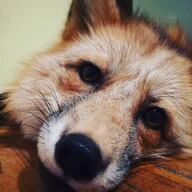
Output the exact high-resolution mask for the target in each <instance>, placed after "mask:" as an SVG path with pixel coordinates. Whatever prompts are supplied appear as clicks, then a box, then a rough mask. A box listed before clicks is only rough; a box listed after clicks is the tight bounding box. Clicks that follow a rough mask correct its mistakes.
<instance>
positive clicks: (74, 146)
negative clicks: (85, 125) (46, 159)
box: [55, 134, 102, 180]
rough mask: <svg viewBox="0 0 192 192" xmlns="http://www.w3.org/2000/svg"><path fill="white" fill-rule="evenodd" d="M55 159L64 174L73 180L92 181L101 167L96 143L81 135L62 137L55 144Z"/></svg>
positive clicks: (99, 153)
mask: <svg viewBox="0 0 192 192" xmlns="http://www.w3.org/2000/svg"><path fill="white" fill-rule="evenodd" d="M55 159H56V162H57V164H58V165H59V166H60V167H61V168H62V170H63V172H64V174H65V175H66V176H69V177H71V178H73V179H75V180H91V179H93V178H94V177H95V176H96V175H97V174H98V172H99V171H100V169H101V165H102V157H101V152H100V150H99V148H98V146H97V145H96V143H95V142H94V141H93V140H92V139H90V138H89V137H87V136H85V135H81V134H71V135H68V136H63V137H62V138H61V139H60V140H59V141H58V142H57V144H56V149H55Z"/></svg>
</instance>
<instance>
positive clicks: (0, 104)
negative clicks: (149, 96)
mask: <svg viewBox="0 0 192 192" xmlns="http://www.w3.org/2000/svg"><path fill="white" fill-rule="evenodd" d="M6 98H7V93H2V94H0V125H7V124H9V114H8V113H7V112H4V109H5V107H6V104H5V99H6Z"/></svg>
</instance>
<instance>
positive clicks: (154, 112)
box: [143, 107, 166, 130]
mask: <svg viewBox="0 0 192 192" xmlns="http://www.w3.org/2000/svg"><path fill="white" fill-rule="evenodd" d="M143 118H144V121H145V124H146V125H147V127H149V128H151V129H155V130H158V129H160V128H161V127H162V125H163V124H164V122H165V120H166V115H165V112H164V111H163V110H162V109H160V108H157V107H153V108H150V109H148V110H147V111H146V112H145V113H144V117H143Z"/></svg>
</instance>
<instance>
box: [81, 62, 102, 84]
mask: <svg viewBox="0 0 192 192" xmlns="http://www.w3.org/2000/svg"><path fill="white" fill-rule="evenodd" d="M78 72H79V77H80V78H81V80H82V81H83V82H85V83H87V84H91V85H98V84H100V83H101V80H102V72H101V70H100V69H99V68H98V67H97V66H96V65H95V64H93V63H91V62H85V63H82V64H81V65H80V67H79V70H78Z"/></svg>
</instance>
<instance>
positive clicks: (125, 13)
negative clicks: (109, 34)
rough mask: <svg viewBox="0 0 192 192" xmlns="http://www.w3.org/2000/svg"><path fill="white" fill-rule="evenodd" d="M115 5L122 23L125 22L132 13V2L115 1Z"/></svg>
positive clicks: (126, 0) (124, 0)
mask: <svg viewBox="0 0 192 192" xmlns="http://www.w3.org/2000/svg"><path fill="white" fill-rule="evenodd" d="M116 5H117V7H118V8H119V13H120V16H121V19H122V21H124V20H127V18H128V17H129V16H130V15H132V13H133V2H132V0H116Z"/></svg>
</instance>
